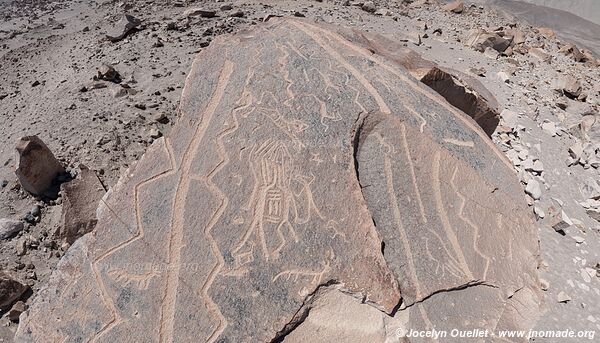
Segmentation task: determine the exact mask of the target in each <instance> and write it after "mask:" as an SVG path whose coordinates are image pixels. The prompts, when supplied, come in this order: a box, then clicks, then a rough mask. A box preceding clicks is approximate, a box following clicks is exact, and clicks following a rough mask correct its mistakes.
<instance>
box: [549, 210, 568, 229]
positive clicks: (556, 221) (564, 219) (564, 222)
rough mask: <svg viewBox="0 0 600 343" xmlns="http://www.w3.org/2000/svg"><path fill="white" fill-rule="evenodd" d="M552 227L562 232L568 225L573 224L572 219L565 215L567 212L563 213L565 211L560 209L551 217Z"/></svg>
mask: <svg viewBox="0 0 600 343" xmlns="http://www.w3.org/2000/svg"><path fill="white" fill-rule="evenodd" d="M551 225H552V228H553V229H554V230H555V231H556V232H559V233H560V231H562V232H564V230H565V229H566V228H568V227H569V226H571V225H573V221H572V220H571V218H569V216H567V214H566V213H565V211H563V210H561V211H560V214H558V215H556V216H554V217H553V218H552V224H551Z"/></svg>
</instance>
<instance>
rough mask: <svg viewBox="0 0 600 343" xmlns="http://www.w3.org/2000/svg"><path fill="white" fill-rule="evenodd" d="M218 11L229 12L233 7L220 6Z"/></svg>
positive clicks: (227, 5)
mask: <svg viewBox="0 0 600 343" xmlns="http://www.w3.org/2000/svg"><path fill="white" fill-rule="evenodd" d="M219 9H220V10H221V11H231V10H232V9H233V6H232V5H230V4H225V5H221V7H220V8H219Z"/></svg>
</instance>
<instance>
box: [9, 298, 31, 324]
mask: <svg viewBox="0 0 600 343" xmlns="http://www.w3.org/2000/svg"><path fill="white" fill-rule="evenodd" d="M26 310H27V305H25V303H24V302H22V301H21V300H19V301H17V302H16V303H15V304H14V305H13V306H12V308H11V309H10V311H8V315H7V316H8V319H10V320H11V321H13V322H18V321H19V316H20V315H21V313H23V312H25V311H26Z"/></svg>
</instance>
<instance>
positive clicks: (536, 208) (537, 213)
mask: <svg viewBox="0 0 600 343" xmlns="http://www.w3.org/2000/svg"><path fill="white" fill-rule="evenodd" d="M533 213H534V214H535V216H536V217H537V218H539V219H544V217H546V213H545V212H544V210H542V208H541V207H539V206H533Z"/></svg>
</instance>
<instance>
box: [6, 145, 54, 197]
mask: <svg viewBox="0 0 600 343" xmlns="http://www.w3.org/2000/svg"><path fill="white" fill-rule="evenodd" d="M15 149H16V150H17V169H16V170H15V173H16V174H17V177H18V179H19V182H20V183H21V186H22V187H23V188H24V189H25V190H26V191H28V192H30V193H32V194H35V195H44V194H45V193H46V192H47V191H48V190H49V188H50V187H51V186H52V181H53V180H54V178H55V177H56V176H58V175H59V174H60V173H62V172H64V171H65V169H64V167H63V166H62V164H61V163H60V162H59V161H58V160H57V159H56V158H55V157H54V154H52V151H50V149H49V148H48V147H47V146H46V144H44V142H43V141H42V140H41V139H40V138H39V137H37V136H26V137H21V138H20V139H19V140H18V141H17V144H16V146H15Z"/></svg>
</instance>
